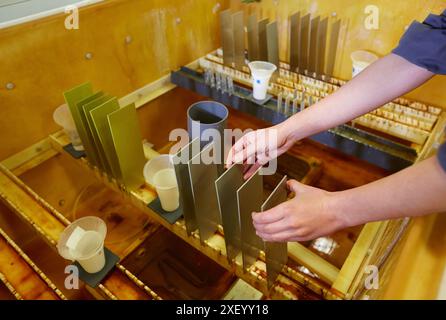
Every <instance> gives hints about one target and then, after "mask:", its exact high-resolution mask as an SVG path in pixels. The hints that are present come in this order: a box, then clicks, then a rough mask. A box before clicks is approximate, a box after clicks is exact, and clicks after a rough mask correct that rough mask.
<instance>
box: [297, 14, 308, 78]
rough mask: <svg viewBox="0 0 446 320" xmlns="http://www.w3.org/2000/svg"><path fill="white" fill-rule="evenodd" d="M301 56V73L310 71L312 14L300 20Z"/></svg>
mask: <svg viewBox="0 0 446 320" xmlns="http://www.w3.org/2000/svg"><path fill="white" fill-rule="evenodd" d="M300 31H301V37H300V55H299V66H300V67H301V68H302V69H301V70H300V72H301V73H303V72H304V70H308V64H309V61H308V54H309V47H310V14H307V15H305V16H303V17H302V18H301V19H300Z"/></svg>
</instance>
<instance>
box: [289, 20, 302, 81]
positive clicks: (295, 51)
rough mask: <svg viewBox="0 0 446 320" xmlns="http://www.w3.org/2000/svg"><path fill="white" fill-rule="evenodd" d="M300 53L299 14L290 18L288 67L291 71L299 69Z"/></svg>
mask: <svg viewBox="0 0 446 320" xmlns="http://www.w3.org/2000/svg"><path fill="white" fill-rule="evenodd" d="M299 52H300V12H297V13H295V14H293V15H291V17H290V67H291V71H293V72H296V71H297V70H298V69H299Z"/></svg>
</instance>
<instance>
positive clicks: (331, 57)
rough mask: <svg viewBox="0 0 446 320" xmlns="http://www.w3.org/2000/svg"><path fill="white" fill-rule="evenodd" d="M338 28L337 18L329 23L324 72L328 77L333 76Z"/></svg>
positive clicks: (339, 21) (338, 21)
mask: <svg viewBox="0 0 446 320" xmlns="http://www.w3.org/2000/svg"><path fill="white" fill-rule="evenodd" d="M340 30H341V20H337V21H336V22H334V23H333V24H332V25H331V31H330V42H329V46H328V57H327V67H326V69H325V73H326V74H327V75H328V76H330V77H333V72H334V67H335V62H336V54H337V49H338V41H339V32H340Z"/></svg>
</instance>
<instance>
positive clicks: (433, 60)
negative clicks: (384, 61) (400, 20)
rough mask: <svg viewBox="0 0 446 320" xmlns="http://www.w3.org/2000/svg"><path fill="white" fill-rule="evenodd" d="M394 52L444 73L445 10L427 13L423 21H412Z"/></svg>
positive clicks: (435, 71) (445, 51) (445, 70)
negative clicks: (440, 12) (438, 12)
mask: <svg viewBox="0 0 446 320" xmlns="http://www.w3.org/2000/svg"><path fill="white" fill-rule="evenodd" d="M393 53H394V54H397V55H399V56H401V57H402V58H404V59H406V60H408V61H409V62H412V63H413V64H416V65H417V66H419V67H422V68H424V69H427V70H429V71H431V72H433V73H436V74H446V10H445V11H444V12H443V13H442V14H440V15H435V14H431V15H429V16H428V17H427V18H426V20H424V22H423V23H420V22H417V21H414V22H412V24H411V25H410V27H409V28H408V29H407V31H406V33H405V34H404V35H403V37H402V38H401V40H400V43H399V45H398V47H397V48H395V49H394V50H393Z"/></svg>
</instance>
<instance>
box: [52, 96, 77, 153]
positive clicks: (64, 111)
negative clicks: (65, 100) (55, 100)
mask: <svg viewBox="0 0 446 320" xmlns="http://www.w3.org/2000/svg"><path fill="white" fill-rule="evenodd" d="M53 119H54V121H55V122H56V123H57V124H58V125H59V126H61V127H62V128H63V129H64V131H65V133H66V134H67V136H68V137H69V138H70V141H71V143H72V145H73V148H74V150H76V151H83V150H84V146H83V145H82V141H81V138H80V137H79V133H78V132H77V129H76V125H75V124H74V120H73V117H72V115H71V112H70V109H69V108H68V105H66V104H63V105H61V106H59V107H58V108H57V109H56V110H54V113H53Z"/></svg>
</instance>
